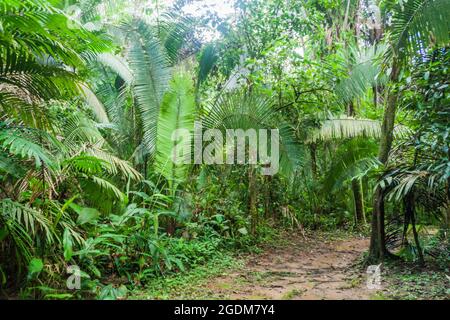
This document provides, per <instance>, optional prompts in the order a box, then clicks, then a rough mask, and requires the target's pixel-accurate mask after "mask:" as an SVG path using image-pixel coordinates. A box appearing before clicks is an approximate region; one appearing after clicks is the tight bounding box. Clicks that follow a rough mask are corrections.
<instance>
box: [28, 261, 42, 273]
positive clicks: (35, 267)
mask: <svg viewBox="0 0 450 320" xmlns="http://www.w3.org/2000/svg"><path fill="white" fill-rule="evenodd" d="M43 268H44V263H43V262H42V260H41V259H38V258H33V259H31V261H30V264H29V265H28V276H29V277H31V276H33V275H35V274H39V273H40V272H41V271H42V269H43Z"/></svg>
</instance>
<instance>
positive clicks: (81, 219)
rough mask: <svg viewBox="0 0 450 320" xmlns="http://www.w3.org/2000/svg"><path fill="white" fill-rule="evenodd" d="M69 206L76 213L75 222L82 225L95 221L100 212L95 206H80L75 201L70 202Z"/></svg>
mask: <svg viewBox="0 0 450 320" xmlns="http://www.w3.org/2000/svg"><path fill="white" fill-rule="evenodd" d="M70 207H71V208H72V209H73V210H75V212H76V213H78V219H77V223H78V224H79V225H83V224H85V223H95V222H96V221H97V219H98V218H99V217H100V212H98V210H97V209H95V208H87V207H81V206H79V205H77V204H75V203H71V204H70Z"/></svg>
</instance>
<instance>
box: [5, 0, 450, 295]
mask: <svg viewBox="0 0 450 320" xmlns="http://www.w3.org/2000/svg"><path fill="white" fill-rule="evenodd" d="M222 2H223V3H225V4H226V5H227V7H226V8H227V10H225V7H220V5H219V10H216V11H214V10H212V9H211V8H210V7H209V5H210V3H211V1H205V2H203V1H196V0H173V1H158V0H153V1H150V0H149V1H127V0H122V1H119V0H80V1H75V0H67V1H58V0H48V1H45V0H0V111H1V114H0V296H2V297H20V298H46V299H69V298H84V297H89V298H100V299H114V298H120V297H123V296H125V295H126V292H127V291H129V290H133V289H134V288H145V286H146V285H147V284H148V283H149V281H152V280H154V279H157V278H161V277H165V276H167V275H171V274H176V273H183V272H185V271H186V270H189V269H192V268H195V267H197V266H201V265H204V264H205V263H206V262H207V261H209V260H211V259H213V258H217V257H220V255H221V254H223V253H224V252H237V251H244V252H245V251H246V250H247V251H248V250H252V248H254V246H255V245H256V244H258V243H262V242H265V241H266V240H267V239H268V238H270V237H271V236H272V235H274V234H275V233H277V230H291V231H289V232H293V233H302V232H305V230H306V231H308V232H314V231H316V230H322V231H323V230H326V231H329V232H334V231H336V230H342V229H344V230H348V231H351V232H359V233H361V234H365V235H367V236H370V247H368V248H366V249H367V250H366V251H367V253H366V255H365V260H366V263H367V264H374V263H379V262H382V261H386V260H391V259H402V260H404V261H410V262H414V263H417V264H420V265H428V264H433V265H434V264H437V265H439V266H440V268H442V270H445V272H447V274H448V270H449V266H450V240H449V234H448V231H449V227H450V149H449V145H450V125H449V123H450V105H449V91H448V87H449V77H448V72H449V66H450V63H449V62H450V56H449V55H450V52H449V31H450V28H449V24H450V2H449V1H447V0H403V1H402V0H345V1H338V0H298V1H284V0H248V1H246V0H235V1H222ZM221 5H222V6H225V5H224V4H221ZM186 8H188V9H189V8H191V10H187V9H186ZM192 8H200V9H192ZM194 121H202V123H203V126H204V128H203V130H205V129H211V128H212V129H218V130H220V131H224V130H225V129H229V128H231V129H244V130H246V129H249V128H270V129H278V132H279V137H280V157H279V159H277V161H278V160H279V166H280V168H279V172H278V173H277V174H275V175H263V174H261V170H260V169H261V167H264V164H261V163H258V164H251V163H249V162H246V163H245V164H233V165H229V164H214V165H209V164H204V163H203V164H188V163H173V162H171V161H170V159H171V156H172V149H173V147H174V144H175V143H176V141H173V139H172V132H174V131H175V130H177V129H187V130H189V132H191V133H193V132H194ZM70 266H77V267H79V268H80V270H81V271H80V272H81V289H82V290H78V291H73V290H68V289H67V287H66V279H67V277H68V274H67V268H68V267H70ZM149 290H151V289H149Z"/></svg>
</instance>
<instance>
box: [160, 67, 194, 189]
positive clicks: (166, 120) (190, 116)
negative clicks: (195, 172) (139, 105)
mask: <svg viewBox="0 0 450 320" xmlns="http://www.w3.org/2000/svg"><path fill="white" fill-rule="evenodd" d="M194 110H195V102H194V85H193V81H192V80H191V78H190V76H189V74H185V73H179V74H175V75H174V77H173V79H172V81H171V84H170V89H169V91H168V92H166V94H165V95H164V98H163V101H162V104H161V108H160V113H159V119H158V135H157V142H156V158H155V165H156V168H157V171H158V172H159V173H161V174H162V175H163V176H164V177H165V178H166V179H167V180H168V181H169V183H170V184H171V186H173V185H176V184H177V183H179V182H180V181H182V180H184V178H185V175H186V173H187V166H186V165H183V164H184V163H186V162H187V163H189V159H188V157H190V156H191V154H190V152H189V154H185V155H183V156H184V157H185V158H184V159H176V157H177V155H176V154H173V152H174V150H175V147H177V148H181V149H184V148H183V144H185V145H186V147H187V148H189V150H190V148H191V144H190V140H191V137H190V135H191V133H192V131H193V128H194ZM182 129H183V130H187V132H189V136H188V137H183V136H179V137H178V136H177V137H174V136H173V133H174V132H175V131H176V130H182ZM179 138H181V139H183V140H182V142H181V143H180V142H179V141H178V140H179Z"/></svg>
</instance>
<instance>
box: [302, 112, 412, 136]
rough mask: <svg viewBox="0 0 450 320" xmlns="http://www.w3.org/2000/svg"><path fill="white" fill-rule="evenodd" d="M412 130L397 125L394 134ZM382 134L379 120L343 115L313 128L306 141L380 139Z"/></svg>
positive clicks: (400, 134)
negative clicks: (356, 138)
mask: <svg viewBox="0 0 450 320" xmlns="http://www.w3.org/2000/svg"><path fill="white" fill-rule="evenodd" d="M409 132H410V130H409V129H408V128H407V127H405V126H400V125H398V126H396V127H395V128H394V134H395V135H397V136H402V135H405V134H408V133H409ZM380 136H381V123H380V121H377V120H370V119H355V118H352V117H347V116H341V117H339V118H334V119H328V120H325V121H323V122H322V125H321V126H320V128H318V129H316V130H313V132H312V133H311V134H310V135H309V137H308V138H307V140H306V142H307V143H312V142H316V141H319V140H321V141H324V140H325V141H326V140H333V139H346V138H355V137H368V138H374V139H378V138H380Z"/></svg>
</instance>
